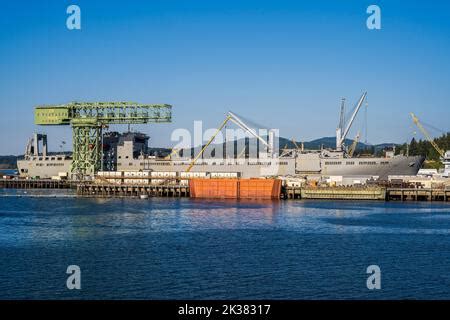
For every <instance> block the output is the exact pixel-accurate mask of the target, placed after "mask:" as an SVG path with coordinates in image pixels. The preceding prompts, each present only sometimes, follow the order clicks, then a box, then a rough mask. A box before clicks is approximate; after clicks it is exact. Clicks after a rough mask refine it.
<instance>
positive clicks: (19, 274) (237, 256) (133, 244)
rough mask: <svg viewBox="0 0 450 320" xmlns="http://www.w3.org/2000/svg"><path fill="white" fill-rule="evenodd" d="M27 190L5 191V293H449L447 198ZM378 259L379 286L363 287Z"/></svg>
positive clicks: (0, 281)
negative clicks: (94, 194) (234, 197)
mask: <svg viewBox="0 0 450 320" xmlns="http://www.w3.org/2000/svg"><path fill="white" fill-rule="evenodd" d="M24 192H25V191H23V190H18V191H13V190H6V191H5V190H3V191H1V192H0V298H1V299H5V298H6V299H16V298H25V299H46V298H57V299H58V298H63V299H72V298H81V299H87V298H93V299H105V298H107V299H109V298H110V299H125V298H126V299H134V298H137V299H388V298H393V299H405V298H408V299H410V298H413V299H414V298H417V299H435V298H440V299H448V298H450V237H449V233H450V204H446V203H426V202H422V203H395V202H387V203H385V202H350V201H348V202H347V201H341V202H326V201H276V202H263V201H213V200H211V201H203V200H202V201H200V200H192V199H167V198H152V199H147V200H140V199H77V198H74V197H73V195H71V194H66V193H65V192H64V191H59V192H57V193H56V194H54V195H55V197H51V198H50V197H31V196H40V195H48V192H47V193H42V192H39V191H36V190H35V191H34V192H31V194H30V192H27V193H24ZM17 195H20V197H18V196H17ZM30 195H31V196H30ZM73 264H75V265H79V266H80V268H81V272H82V289H81V290H79V291H76V290H68V289H67V288H66V277H67V275H66V268H67V266H68V265H73ZM372 264H376V265H379V266H380V268H381V272H382V289H381V290H377V291H370V290H368V289H367V287H366V279H367V277H368V275H367V274H366V268H367V266H369V265H372Z"/></svg>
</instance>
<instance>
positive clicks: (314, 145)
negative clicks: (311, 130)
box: [280, 137, 399, 152]
mask: <svg viewBox="0 0 450 320" xmlns="http://www.w3.org/2000/svg"><path fill="white" fill-rule="evenodd" d="M353 141H354V140H352V139H345V141H344V144H345V145H346V146H351V145H352V143H353ZM296 143H297V145H298V146H300V145H301V142H299V141H296ZM286 144H287V147H288V148H295V145H294V143H292V141H291V140H288V139H286V138H282V137H280V148H283V147H284V146H285V145H286ZM303 145H304V148H305V149H310V150H316V149H320V148H321V147H323V148H331V149H333V148H335V147H336V137H323V138H319V139H315V140H312V141H305V142H303ZM393 145H396V146H397V145H399V144H396V143H381V144H376V145H371V144H365V143H363V142H358V144H357V145H356V150H371V149H372V148H374V151H375V152H378V151H380V150H383V149H386V148H391V147H392V146H393Z"/></svg>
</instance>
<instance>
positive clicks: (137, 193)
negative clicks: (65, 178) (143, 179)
mask: <svg viewBox="0 0 450 320" xmlns="http://www.w3.org/2000/svg"><path fill="white" fill-rule="evenodd" d="M77 195H78V196H81V197H102V198H110V197H131V198H139V197H141V196H149V197H171V198H180V197H189V196H190V193H189V186H186V185H114V184H88V183H80V184H78V185H77Z"/></svg>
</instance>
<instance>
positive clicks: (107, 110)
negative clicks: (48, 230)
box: [34, 102, 172, 180]
mask: <svg viewBox="0 0 450 320" xmlns="http://www.w3.org/2000/svg"><path fill="white" fill-rule="evenodd" d="M171 110H172V106H171V105H168V104H155V105H148V104H140V103H135V102H72V103H69V104H63V105H45V106H38V107H36V108H35V110H34V123H35V124H37V125H51V126H55V125H70V126H71V127H72V138H73V155H72V165H71V169H70V171H71V176H72V178H73V179H77V180H82V179H85V178H86V177H87V176H89V175H92V174H94V173H95V172H97V171H98V170H99V169H100V166H101V162H102V161H103V160H102V159H101V158H102V129H103V128H107V127H108V125H110V124H145V123H162V122H171V119H172V113H171Z"/></svg>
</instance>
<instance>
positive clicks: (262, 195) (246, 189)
mask: <svg viewBox="0 0 450 320" xmlns="http://www.w3.org/2000/svg"><path fill="white" fill-rule="evenodd" d="M189 190H190V195H191V198H222V199H279V198H280V194H281V180H277V179H191V180H189Z"/></svg>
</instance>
